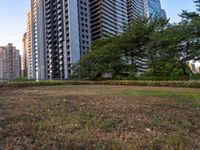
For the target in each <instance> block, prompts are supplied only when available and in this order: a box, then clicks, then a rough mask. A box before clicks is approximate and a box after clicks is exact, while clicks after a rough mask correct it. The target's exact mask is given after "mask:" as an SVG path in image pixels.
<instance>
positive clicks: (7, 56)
mask: <svg viewBox="0 0 200 150" xmlns="http://www.w3.org/2000/svg"><path fill="white" fill-rule="evenodd" d="M20 61H21V60H20V55H19V50H17V49H16V48H15V47H14V46H13V45H12V44H11V43H9V44H8V45H7V46H1V47H0V78H1V80H13V79H16V78H18V77H20V72H21V68H20V63H21V62H20Z"/></svg>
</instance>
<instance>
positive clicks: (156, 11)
mask: <svg viewBox="0 0 200 150" xmlns="http://www.w3.org/2000/svg"><path fill="white" fill-rule="evenodd" d="M146 4H147V7H146V8H147V11H146V12H147V17H151V18H152V19H155V18H157V17H158V18H166V17H167V15H166V12H165V10H164V9H162V8H161V3H160V0H147V3H146Z"/></svg>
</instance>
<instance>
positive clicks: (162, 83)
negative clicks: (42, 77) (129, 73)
mask: <svg viewBox="0 0 200 150" xmlns="http://www.w3.org/2000/svg"><path fill="white" fill-rule="evenodd" d="M57 85H127V86H157V87H185V88H200V81H130V80H127V81H41V82H35V81H30V82H8V83H5V84H1V85H0V87H35V86H57Z"/></svg>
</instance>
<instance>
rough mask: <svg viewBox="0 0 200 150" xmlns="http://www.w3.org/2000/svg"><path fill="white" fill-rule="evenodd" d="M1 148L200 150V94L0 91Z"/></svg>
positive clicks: (124, 89) (116, 89) (122, 89)
mask: <svg viewBox="0 0 200 150" xmlns="http://www.w3.org/2000/svg"><path fill="white" fill-rule="evenodd" d="M0 149H78V150H79V149H84V150H85V149H86V150H87V149H88V150H90V149H91V150H95V149H105V150H107V149H108V150H109V149H113V150H117V149H124V150H127V149H130V150H134V149H155V150H156V149H158V150H160V149H169V150H171V149H180V150H181V149H200V90H199V89H184V88H160V87H159V88H157V87H130V86H101V85H90V86H89V85H88V86H87V85H82V86H81V85H79V86H78V85H77V86H50V87H32V88H31V87H29V88H20V89H16V88H7V89H5V88H4V89H0Z"/></svg>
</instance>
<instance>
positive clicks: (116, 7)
mask: <svg viewBox="0 0 200 150" xmlns="http://www.w3.org/2000/svg"><path fill="white" fill-rule="evenodd" d="M89 1H90V16H91V34H92V40H96V39H98V38H101V37H103V36H112V35H116V34H119V33H122V32H123V31H124V27H125V26H127V24H128V7H127V0H89Z"/></svg>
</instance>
